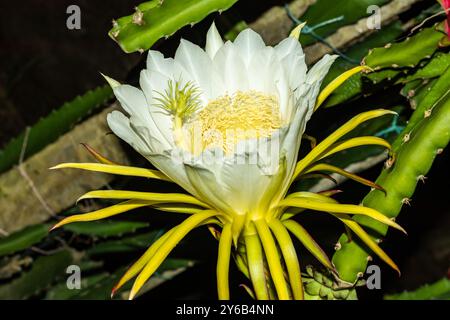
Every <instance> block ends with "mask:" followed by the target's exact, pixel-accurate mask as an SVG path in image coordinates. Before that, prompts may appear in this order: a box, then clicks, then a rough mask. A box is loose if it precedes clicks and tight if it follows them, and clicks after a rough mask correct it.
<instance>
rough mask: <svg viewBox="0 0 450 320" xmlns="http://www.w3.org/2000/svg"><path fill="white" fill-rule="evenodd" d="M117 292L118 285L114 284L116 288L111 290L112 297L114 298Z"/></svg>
mask: <svg viewBox="0 0 450 320" xmlns="http://www.w3.org/2000/svg"><path fill="white" fill-rule="evenodd" d="M116 292H117V287H116V286H114V288H112V290H111V299H113V298H114V295H115V294H116Z"/></svg>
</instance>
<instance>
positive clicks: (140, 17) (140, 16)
mask: <svg viewBox="0 0 450 320" xmlns="http://www.w3.org/2000/svg"><path fill="white" fill-rule="evenodd" d="M134 10H136V12H135V13H134V14H133V20H132V22H133V24H137V25H138V26H142V25H143V24H145V21H144V13H142V11H141V10H140V9H139V8H138V7H135V8H134Z"/></svg>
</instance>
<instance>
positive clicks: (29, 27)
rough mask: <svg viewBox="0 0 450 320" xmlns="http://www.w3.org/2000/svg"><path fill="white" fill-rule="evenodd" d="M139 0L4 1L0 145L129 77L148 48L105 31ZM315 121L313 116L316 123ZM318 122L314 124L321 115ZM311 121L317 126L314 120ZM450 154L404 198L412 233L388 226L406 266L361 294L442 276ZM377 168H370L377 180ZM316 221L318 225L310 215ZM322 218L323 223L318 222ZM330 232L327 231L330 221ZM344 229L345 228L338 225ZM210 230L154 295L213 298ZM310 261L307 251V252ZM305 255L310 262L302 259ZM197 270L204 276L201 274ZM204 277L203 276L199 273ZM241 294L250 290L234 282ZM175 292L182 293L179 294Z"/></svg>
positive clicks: (254, 9) (164, 45)
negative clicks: (126, 46)
mask: <svg viewBox="0 0 450 320" xmlns="http://www.w3.org/2000/svg"><path fill="white" fill-rule="evenodd" d="M140 2H141V1H139V0H138V1H130V0H128V1H125V0H108V1H92V0H91V1H88V0H84V1H82V0H76V1H74V0H70V1H68V0H58V1H56V0H53V1H49V0H27V1H1V2H0V119H1V121H2V122H1V125H0V148H1V147H3V146H4V145H5V144H6V143H7V142H8V141H9V140H10V139H11V138H12V137H14V136H15V135H17V134H19V133H20V132H21V131H23V129H24V128H25V126H28V125H32V124H34V123H35V122H36V121H37V120H38V119H39V118H40V117H42V116H45V115H47V114H48V113H50V112H51V111H52V110H53V109H55V108H58V107H59V106H60V105H62V104H63V103H64V102H65V101H68V100H70V99H72V98H73V97H75V96H76V95H78V94H82V93H83V92H85V91H87V90H89V89H92V88H95V87H96V86H98V85H101V84H104V80H103V79H102V77H101V76H100V74H99V72H103V73H106V74H108V75H110V76H111V77H114V78H116V79H119V80H126V79H128V80H129V81H131V82H132V81H133V79H135V76H136V74H137V72H136V71H137V70H138V69H139V63H142V59H143V58H144V56H141V55H140V54H139V53H135V54H125V53H124V52H123V51H122V50H121V49H120V48H119V46H118V45H117V44H116V43H114V42H113V41H112V40H111V39H110V38H109V37H108V35H107V32H108V30H109V29H110V27H111V20H112V19H113V18H117V17H120V16H123V15H128V14H130V13H132V12H133V7H134V6H135V5H137V4H138V3H140ZM71 4H76V5H78V6H80V8H81V30H68V29H67V28H66V19H67V17H68V14H66V8H67V7H68V6H69V5H71ZM276 4H278V5H282V4H284V1H275V0H273V1H258V2H257V1H239V2H238V3H237V4H236V5H235V6H234V7H233V8H232V9H231V10H230V11H227V12H225V13H224V14H222V15H220V16H218V15H217V14H216V15H212V16H210V17H208V18H207V19H206V20H205V21H203V22H201V23H199V24H198V25H196V26H194V28H191V27H186V28H184V29H182V30H181V32H179V33H177V34H176V35H175V36H174V37H172V38H170V39H169V40H166V41H163V42H159V43H157V44H156V45H155V46H154V48H156V49H158V50H160V51H162V52H164V53H165V54H167V55H171V54H173V52H174V50H175V48H176V45H177V43H178V40H179V38H180V37H184V38H187V39H190V40H193V41H195V42H196V43H198V44H200V45H202V44H203V41H204V35H205V30H206V29H207V28H208V27H209V25H210V23H211V21H212V20H213V19H216V22H217V24H218V27H219V29H222V30H226V29H227V28H229V27H231V26H232V25H233V22H234V21H238V20H240V19H245V20H246V21H247V22H251V21H252V20H254V19H256V18H257V17H258V16H259V15H260V14H261V13H262V12H264V11H265V10H267V9H268V8H270V7H271V6H273V5H276ZM332 119H333V112H331V113H330V115H328V116H327V115H324V116H322V118H321V125H322V126H323V125H324V124H326V123H327V122H328V123H331V122H332ZM312 125H313V127H312V128H314V123H313V124H312ZM316 128H317V124H316ZM313 130H314V129H313ZM449 160H450V159H449V153H448V151H447V152H444V154H442V155H441V156H440V157H439V158H438V160H437V161H436V163H435V164H434V166H433V169H432V171H431V173H430V174H429V178H428V179H427V181H426V184H425V185H419V188H418V191H417V193H416V195H415V196H414V198H413V201H412V206H411V207H405V208H404V210H403V212H402V214H400V219H399V223H400V224H401V225H402V226H404V227H405V228H406V229H407V230H408V232H409V236H408V237H404V236H403V235H401V234H400V233H396V232H390V234H389V236H388V238H387V240H386V242H385V248H386V250H387V251H388V253H389V254H390V255H391V256H393V257H395V260H396V261H397V262H398V264H399V265H400V268H401V269H402V270H403V276H402V277H401V278H398V277H397V276H396V274H395V273H394V272H392V271H390V270H389V269H388V268H387V267H384V266H383V277H384V278H383V280H382V283H383V292H367V291H366V292H363V293H361V294H362V296H368V297H380V296H381V293H385V292H398V291H401V290H403V289H414V288H416V287H417V286H420V285H422V284H424V283H427V282H432V281H435V280H438V279H439V278H441V277H442V276H444V275H445V274H446V273H447V272H448V271H447V270H448V268H449V266H450V232H449V230H450V215H449V211H450V195H449V192H448V190H449V184H450V182H449V178H450V167H449V166H448V163H449ZM379 172H380V167H379V166H378V167H375V168H373V169H372V170H370V171H369V172H367V173H365V174H364V176H365V177H367V178H370V179H375V178H376V177H377V176H378V174H379ZM341 189H343V190H346V192H345V193H344V195H342V199H345V200H346V201H349V202H354V201H357V199H361V198H362V197H363V196H364V194H365V193H366V192H367V188H364V187H359V186H358V185H357V184H355V183H346V184H344V185H343V186H342V187H341ZM311 224H316V223H315V221H311ZM316 226H317V224H316ZM332 229H334V231H333V232H332V233H331V234H332V237H330V236H329V238H327V236H326V235H327V234H330V232H328V231H329V230H332ZM340 231H341V230H340V229H339V232H340ZM313 234H316V235H319V236H320V235H323V238H321V240H320V242H321V244H322V245H323V246H324V247H328V248H330V247H331V248H332V246H333V241H335V236H336V225H335V224H334V223H333V222H329V221H328V220H324V221H320V228H318V229H317V228H316V230H315V231H314V232H313ZM205 236H206V237H207V238H208V239H210V238H211V237H210V236H209V235H208V234H207V231H205V230H200V231H196V232H194V233H193V235H192V236H191V237H190V238H191V239H192V242H189V243H202V247H201V248H200V247H192V246H191V247H190V246H189V243H188V244H187V245H184V246H182V247H181V248H179V249H177V250H178V252H182V250H183V249H187V250H185V251H184V253H183V254H184V255H190V254H192V256H194V257H197V258H199V260H202V261H207V262H205V263H201V264H199V265H198V266H196V267H194V268H192V269H191V270H189V271H187V272H185V273H184V274H182V275H181V276H179V277H178V279H177V280H178V281H171V282H168V283H165V284H163V285H161V286H160V287H158V288H157V289H155V290H153V291H151V292H150V293H148V294H146V295H145V296H144V297H148V298H162V297H175V298H181V297H182V298H207V299H208V298H209V299H213V298H215V296H216V293H215V292H216V291H215V272H214V271H215V255H216V250H217V244H216V243H215V241H213V240H212V239H211V241H196V240H198V239H201V238H203V237H205ZM306 262H307V260H306ZM303 264H304V262H303ZM199 276H200V277H199ZM240 277H241V276H240V275H239V274H238V273H237V272H236V270H235V269H233V270H232V275H231V276H230V278H231V279H233V281H234V282H235V283H239V279H240ZM198 279H201V281H198ZM232 287H233V288H235V290H236V293H235V295H234V296H235V297H236V295H237V296H242V297H245V293H243V290H242V289H239V288H238V287H237V286H236V285H232ZM174 292H176V293H174Z"/></svg>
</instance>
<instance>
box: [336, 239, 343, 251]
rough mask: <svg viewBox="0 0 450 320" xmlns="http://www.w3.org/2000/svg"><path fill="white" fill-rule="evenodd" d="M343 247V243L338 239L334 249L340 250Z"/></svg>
mask: <svg viewBox="0 0 450 320" xmlns="http://www.w3.org/2000/svg"><path fill="white" fill-rule="evenodd" d="M341 248H342V244H341V243H340V242H339V241H338V242H336V244H335V245H334V250H336V251H339V250H341Z"/></svg>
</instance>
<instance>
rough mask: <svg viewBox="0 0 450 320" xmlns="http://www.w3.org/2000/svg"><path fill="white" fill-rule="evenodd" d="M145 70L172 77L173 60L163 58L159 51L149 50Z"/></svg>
mask: <svg viewBox="0 0 450 320" xmlns="http://www.w3.org/2000/svg"><path fill="white" fill-rule="evenodd" d="M147 69H148V70H154V71H158V72H159V73H162V74H164V75H166V76H168V77H172V75H173V73H174V60H173V59H172V58H164V55H163V54H162V53H161V52H159V51H154V50H149V51H148V55H147Z"/></svg>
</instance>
